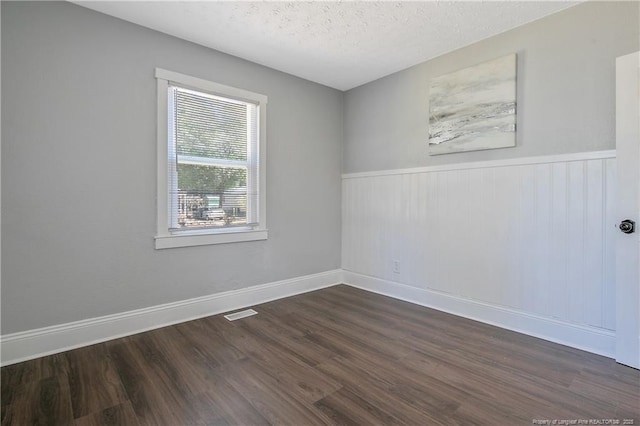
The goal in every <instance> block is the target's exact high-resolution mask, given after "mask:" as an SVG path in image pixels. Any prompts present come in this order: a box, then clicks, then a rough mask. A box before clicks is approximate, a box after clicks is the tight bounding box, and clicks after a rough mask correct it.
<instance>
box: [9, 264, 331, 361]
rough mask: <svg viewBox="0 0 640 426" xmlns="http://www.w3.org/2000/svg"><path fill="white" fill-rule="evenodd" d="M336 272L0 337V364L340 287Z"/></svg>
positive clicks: (26, 359)
mask: <svg viewBox="0 0 640 426" xmlns="http://www.w3.org/2000/svg"><path fill="white" fill-rule="evenodd" d="M342 281H343V275H342V270H341V269H336V270H332V271H327V272H321V273H317V274H312V275H305V276H301V277H296V278H290V279H286V280H282V281H276V282H271V283H266V284H261V285H256V286H252V287H246V288H242V289H238V290H231V291H225V292H221V293H215V294H211V295H207V296H202V297H196V298H193V299H188V300H181V301H177V302H172V303H167V304H163V305H158V306H152V307H148V308H142V309H137V310H133V311H128V312H122V313H118V314H113V315H107V316H102V317H97V318H90V319H86V320H81V321H74V322H71V323H66V324H59V325H54V326H50V327H43V328H39V329H36V330H27V331H22V332H17V333H12V334H7V335H4V336H0V365H1V366H6V365H11V364H16V363H18V362H22V361H28V360H30V359H35V358H39V357H42V356H46V355H52V354H56V353H60V352H64V351H67V350H71V349H76V348H79V347H83V346H89V345H93V344H96V343H100V342H105V341H108V340H113V339H117V338H120V337H125V336H130V335H132V334H137V333H142V332H144V331H149V330H153V329H156V328H161V327H166V326H169V325H173V324H178V323H181V322H186V321H191V320H194V319H198V318H203V317H207V316H211V315H218V314H221V313H225V312H230V311H233V310H238V309H242V308H248V307H250V306H254V305H258V304H261V303H266V302H270V301H273V300H277V299H282V298H285V297H290V296H295V295H296V294H302V293H307V292H310V291H314V290H320V289H322V288H326V287H332V286H334V285H337V284H341V283H342Z"/></svg>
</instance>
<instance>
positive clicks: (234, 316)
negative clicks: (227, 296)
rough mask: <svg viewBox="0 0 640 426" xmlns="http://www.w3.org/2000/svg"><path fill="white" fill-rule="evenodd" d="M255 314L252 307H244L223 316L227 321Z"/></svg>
mask: <svg viewBox="0 0 640 426" xmlns="http://www.w3.org/2000/svg"><path fill="white" fill-rule="evenodd" d="M255 314H257V312H256V311H254V310H253V309H245V310H244V311H240V312H235V313H233V314H229V315H225V316H224V317H225V318H226V319H228V320H229V321H235V320H239V319H241V318H246V317H250V316H251V315H255Z"/></svg>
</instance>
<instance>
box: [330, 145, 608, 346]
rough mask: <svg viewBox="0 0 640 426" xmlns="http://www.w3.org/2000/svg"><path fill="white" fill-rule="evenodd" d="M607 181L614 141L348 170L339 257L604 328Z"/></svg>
mask: <svg viewBox="0 0 640 426" xmlns="http://www.w3.org/2000/svg"><path fill="white" fill-rule="evenodd" d="M614 184H615V151H603V152H590V153H579V154H569V155H558V156H549V157H536V158H524V159H514V160H504V161H491V162H479V163H467V164H457V165H454V166H436V167H426V168H419V169H406V170H392V171H383V172H369V173H355V174H346V175H343V224H342V229H343V246H342V256H343V260H342V266H343V269H344V270H346V271H350V272H354V273H357V274H361V275H364V276H369V277H374V278H378V279H380V280H383V282H384V281H386V282H394V283H399V284H403V285H405V286H410V287H415V288H418V289H424V290H429V291H431V292H438V293H439V294H445V295H450V296H452V297H455V298H457V299H468V300H472V301H477V302H480V303H482V304H485V305H488V306H495V307H502V308H506V309H508V310H510V312H522V313H526V314H531V315H534V316H536V318H549V319H553V320H554V321H560V322H566V323H568V324H574V325H578V326H584V327H589V328H596V329H602V330H610V331H611V330H614V329H615V293H614V292H615V257H614V256H615V254H614V253H613V250H614V243H613V237H614V235H615V234H614V233H615V232H616V229H615V219H614V217H613V213H614V202H615V198H614V196H615V194H614V189H615V188H614ZM347 283H348V282H347ZM581 346H583V347H588V345H581ZM600 352H601V353H602V352H606V351H602V350H601V351H600Z"/></svg>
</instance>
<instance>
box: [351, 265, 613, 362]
mask: <svg viewBox="0 0 640 426" xmlns="http://www.w3.org/2000/svg"><path fill="white" fill-rule="evenodd" d="M343 280H344V283H345V284H347V285H350V286H352V287H356V288H359V289H362V290H367V291H370V292H373V293H378V294H382V295H384V296H389V297H393V298H395V299H399V300H404V301H406V302H411V303H415V304H417V305H421V306H426V307H428V308H433V309H437V310H439V311H443V312H448V313H450V314H454V315H458V316H461V317H464V318H469V319H472V320H476V321H480V322H483V323H486V324H491V325H495V326H497V327H501V328H505V329H508V330H513V331H517V332H519V333H523V334H527V335H529V336H533V337H538V338H541V339H544V340H548V341H551V342H555V343H560V344H562V345H566V346H571V347H574V348H577V349H582V350H585V351H588V352H592V353H595V354H598V355H604V356H606V357H609V358H614V357H615V345H616V342H615V332H613V331H609V330H603V329H600V328H596V327H587V326H583V325H578V324H571V323H567V322H564V321H559V320H556V319H553V318H546V317H542V316H538V315H533V314H529V313H525V312H521V311H517V310H514V309H509V308H505V307H502V306H496V305H492V304H489V303H485V302H481V301H477V300H472V299H465V298H461V297H458V296H454V295H451V294H446V293H441V292H437V291H433V290H425V289H421V288H417V287H411V286H408V285H404V284H400V283H396V282H392V281H386V280H383V279H379V278H374V277H370V276H366V275H361V274H358V273H355V272H350V271H343Z"/></svg>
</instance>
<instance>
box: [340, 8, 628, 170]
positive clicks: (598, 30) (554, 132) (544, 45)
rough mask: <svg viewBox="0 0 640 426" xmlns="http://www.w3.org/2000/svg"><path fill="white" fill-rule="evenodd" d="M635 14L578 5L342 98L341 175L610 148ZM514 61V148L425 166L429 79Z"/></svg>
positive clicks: (436, 159)
mask: <svg viewBox="0 0 640 426" xmlns="http://www.w3.org/2000/svg"><path fill="white" fill-rule="evenodd" d="M638 7H639V4H638V2H588V3H583V4H580V5H577V6H574V7H571V8H569V9H567V10H565V11H562V12H559V13H557V14H554V15H551V16H548V17H545V18H543V19H541V20H538V21H535V22H532V23H529V24H527V25H524V26H522V27H519V28H516V29H513V30H511V31H508V32H506V33H503V34H500V35H497V36H495V37H492V38H489V39H486V40H483V41H480V42H478V43H475V44H473V45H471V46H468V47H465V48H463V49H459V50H456V51H454V52H451V53H449V54H446V55H443V56H440V57H438V58H435V59H433V60H430V61H427V62H425V63H422V64H419V65H417V66H414V67H412V68H409V69H407V70H404V71H400V72H398V73H395V74H392V75H390V76H387V77H385V78H382V79H379V80H376V81H374V82H371V83H368V84H365V85H363V86H360V87H357V88H355V89H352V90H350V91H348V92H346V94H345V107H344V108H345V109H344V111H345V120H344V123H345V125H344V147H343V171H344V172H346V173H355V172H363V171H374V170H387V169H398V168H407V167H420V166H428V165H438V164H448V163H460V162H468V161H483V160H493V159H506V158H514V157H527V156H537V155H550V154H563V153H573V152H584V151H597V150H606V149H613V148H615V135H614V131H615V115H614V114H615V111H614V110H615V58H616V57H618V56H621V55H624V54H627V53H631V52H634V51H637V50H638V49H640V45H639V40H640V36H639V30H638V28H639V26H640V24H639V19H638V18H639V11H638ZM513 52H516V53H517V54H518V75H517V79H518V82H517V91H518V94H517V100H518V107H517V108H518V118H517V120H518V121H517V135H516V138H517V146H516V147H515V148H506V149H497V150H487V151H474V152H467V153H456V154H447V155H439V156H429V154H428V150H427V144H428V111H429V105H428V87H429V79H430V78H431V77H435V76H439V75H442V74H445V73H448V72H451V71H455V70H458V69H462V68H465V67H468V66H471V65H474V64H477V63H481V62H484V61H486V60H490V59H494V58H497V57H500V56H503V55H506V54H509V53H513Z"/></svg>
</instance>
